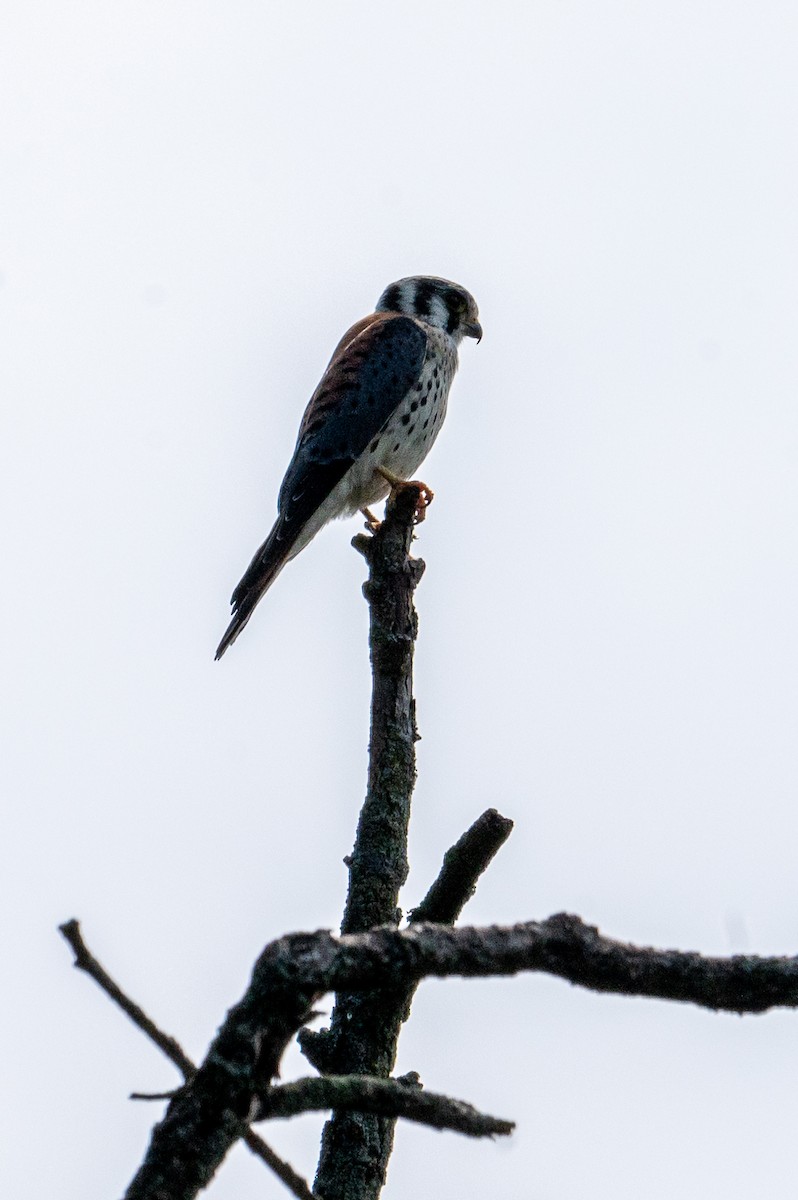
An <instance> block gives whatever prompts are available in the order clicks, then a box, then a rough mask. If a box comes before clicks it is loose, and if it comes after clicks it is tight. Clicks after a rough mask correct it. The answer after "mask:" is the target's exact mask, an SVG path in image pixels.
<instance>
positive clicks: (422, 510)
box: [374, 467, 435, 525]
mask: <svg viewBox="0 0 798 1200" xmlns="http://www.w3.org/2000/svg"><path fill="white" fill-rule="evenodd" d="M374 470H375V471H376V472H377V474H378V475H382V477H383V479H387V481H388V483H390V485H391V489H394V488H399V487H411V488H415V490H416V491H417V492H418V500H417V501H416V525H420V524H421V522H422V521H423V520H424V518H425V517H426V515H427V509H428V508H429V506H430V504H432V501H433V500H434V499H435V493H434V492H433V490H432V488H430V487H427V485H426V483H422V482H421V480H420V479H400V478H399V476H398V475H394V473H393V471H389V470H388V469H387V468H386V467H375V468H374Z"/></svg>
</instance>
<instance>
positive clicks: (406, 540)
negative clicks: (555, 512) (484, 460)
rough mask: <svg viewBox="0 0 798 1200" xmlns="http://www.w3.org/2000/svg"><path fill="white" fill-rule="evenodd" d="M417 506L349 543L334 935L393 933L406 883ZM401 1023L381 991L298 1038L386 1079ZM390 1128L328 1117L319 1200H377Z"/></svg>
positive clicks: (402, 504)
mask: <svg viewBox="0 0 798 1200" xmlns="http://www.w3.org/2000/svg"><path fill="white" fill-rule="evenodd" d="M420 499H421V491H420V488H419V487H418V485H415V484H406V485H403V486H399V487H396V488H394V490H393V491H392V493H391V495H390V497H389V499H388V503H387V504H386V506H385V519H384V520H383V522H382V524H381V525H380V526H379V528H378V529H377V531H376V532H375V533H374V536H373V537H370V538H369V537H364V536H360V537H358V538H356V539H355V542H354V545H355V547H356V549H358V550H360V552H361V553H362V554H363V555H364V557H365V559H366V561H367V563H368V567H369V578H368V582H367V583H366V584H365V585H364V587H363V594H364V595H365V597H366V600H367V601H368V605H369V621H370V624H369V648H370V652H371V672H372V691H371V735H370V744H369V772H368V787H367V790H366V799H365V802H364V804H363V808H362V810H361V813H360V820H359V822H358V828H357V836H356V838H355V847H354V850H353V852H352V855H351V858H350V859H349V860H348V864H349V894H348V895H347V899H346V907H345V909H344V916H343V921H342V922H341V932H342V933H345V934H356V933H360V932H362V931H363V930H366V929H371V928H373V927H374V926H377V925H389V926H394V927H395V926H397V925H398V924H399V919H400V916H401V913H400V910H399V907H398V903H399V890H400V888H401V887H402V884H403V883H404V882H405V879H406V878H407V869H408V868H407V827H408V821H409V819H410V800H411V796H412V794H413V785H414V784H415V779H416V754H415V743H416V740H417V739H418V732H417V730H416V713H415V702H414V700H413V644H414V641H415V638H416V633H417V632H418V619H417V617H416V612H415V609H414V607H413V593H414V591H415V588H416V586H417V584H418V582H419V580H420V579H421V575H422V573H423V571H424V564H423V562H421V561H416V560H414V559H413V558H411V556H410V545H411V542H412V538H413V528H414V524H415V520H416V513H417V511H418V507H419V503H420ZM399 1027H400V1017H399V1014H398V1012H397V1006H396V1005H395V1004H392V1003H391V998H390V997H388V996H385V995H383V994H381V993H378V994H373V993H369V992H359V993H354V994H353V993H347V992H343V993H342V992H338V994H337V995H336V999H335V1008H334V1010H333V1013H332V1018H331V1020H330V1028H329V1030H323V1031H321V1032H319V1033H316V1034H314V1033H312V1032H311V1031H305V1036H304V1038H303V1039H302V1041H301V1045H302V1048H303V1050H305V1052H306V1054H307V1055H308V1057H309V1059H310V1061H311V1062H312V1063H313V1064H314V1065H315V1066H316V1067H317V1068H318V1069H320V1070H323V1071H325V1072H330V1073H334V1074H336V1075H352V1074H358V1075H369V1076H378V1077H380V1078H384V1079H385V1078H387V1077H388V1076H389V1075H390V1073H391V1071H392V1070H393V1065H394V1060H395V1058H396V1042H397V1038H398V1035H399ZM390 1146H391V1133H390V1130H389V1123H387V1122H386V1121H385V1120H383V1119H382V1118H380V1117H377V1116H374V1115H373V1114H371V1113H365V1112H364V1111H362V1110H360V1111H357V1112H351V1111H350V1112H344V1111H341V1110H340V1109H338V1110H336V1111H334V1112H333V1114H332V1116H331V1118H330V1120H329V1121H328V1122H327V1123H326V1125H325V1127H324V1131H323V1133H322V1142H321V1154H320V1157H319V1166H318V1171H317V1173H316V1179H315V1183H314V1188H315V1190H316V1191H317V1192H319V1193H320V1194H321V1195H323V1196H324V1197H325V1200H343V1197H344V1196H357V1197H358V1200H374V1198H375V1197H376V1196H377V1195H378V1193H379V1190H380V1187H381V1185H382V1181H383V1178H384V1175H385V1168H386V1164H387V1161H388V1156H389V1154H390Z"/></svg>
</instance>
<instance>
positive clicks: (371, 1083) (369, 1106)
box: [255, 1075, 515, 1137]
mask: <svg viewBox="0 0 798 1200" xmlns="http://www.w3.org/2000/svg"><path fill="white" fill-rule="evenodd" d="M326 1108H332V1109H335V1110H336V1111H338V1112H340V1111H343V1110H345V1111H352V1112H369V1113H376V1114H378V1115H380V1116H384V1117H404V1118H405V1119H406V1120H408V1121H418V1122H419V1123H420V1124H422V1125H430V1126H432V1128H433V1129H452V1130H455V1131H456V1132H458V1133H465V1134H468V1135H469V1136H471V1137H493V1136H495V1135H496V1134H508V1133H512V1131H513V1129H514V1128H515V1126H514V1124H513V1122H512V1121H502V1120H500V1119H499V1118H498V1117H489V1116H487V1115H485V1114H484V1113H480V1112H478V1111H477V1109H475V1108H473V1107H472V1106H471V1105H470V1104H466V1103H465V1102H464V1101H462V1100H453V1099H451V1097H449V1096H441V1095H438V1094H437V1093H435V1092H426V1091H422V1090H421V1088H420V1087H417V1086H416V1087H408V1086H407V1084H403V1083H401V1082H400V1081H399V1080H396V1079H375V1078H374V1077H373V1076H370V1075H323V1076H321V1077H320V1078H316V1077H314V1078H312V1079H298V1080H296V1082H294V1083H284V1084H279V1085H277V1086H276V1087H273V1088H270V1089H269V1091H268V1092H266V1093H265V1094H263V1095H262V1096H261V1109H260V1111H259V1112H258V1115H257V1117H256V1118H255V1119H256V1120H258V1121H260V1120H265V1119H267V1118H269V1117H292V1116H295V1115H296V1114H297V1113H302V1112H318V1111H319V1110H321V1109H326Z"/></svg>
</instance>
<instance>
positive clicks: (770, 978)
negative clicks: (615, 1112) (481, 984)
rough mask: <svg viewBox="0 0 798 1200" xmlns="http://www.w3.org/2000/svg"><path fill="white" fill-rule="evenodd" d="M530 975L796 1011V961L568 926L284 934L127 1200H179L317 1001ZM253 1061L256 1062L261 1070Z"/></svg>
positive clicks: (198, 1181) (199, 1179)
mask: <svg viewBox="0 0 798 1200" xmlns="http://www.w3.org/2000/svg"><path fill="white" fill-rule="evenodd" d="M521 971H542V972H546V973H548V974H552V975H558V976H560V977H561V978H563V979H567V980H569V981H570V982H571V983H575V984H579V985H580V986H582V987H587V988H591V989H592V990H594V991H603V992H617V993H621V994H624V995H630V996H652V997H659V998H661V999H665V1000H680V1001H685V1002H689V1003H693V1004H697V1005H701V1006H703V1007H705V1008H711V1009H724V1010H727V1011H729V1012H737V1013H744V1012H764V1011H765V1010H766V1009H768V1008H772V1007H775V1006H781V1007H790V1008H795V1007H798V958H756V957H753V956H741V955H738V956H735V957H733V958H703V957H702V956H701V955H700V954H695V953H684V952H682V951H678V950H654V949H640V948H639V947H636V946H630V945H627V944H625V943H623V942H617V941H613V940H612V939H610V938H605V937H602V936H601V935H600V934H599V932H598V930H597V929H595V928H593V927H591V926H589V925H585V924H584V923H583V922H582V921H581V920H580V919H579V918H578V917H572V916H568V915H567V914H559V915H557V916H554V917H550V918H549V919H548V920H547V921H541V922H536V921H530V922H528V923H526V924H522V925H513V926H505V927H501V926H491V927H488V928H485V929H477V928H468V927H464V928H462V929H452V928H450V927H449V926H446V925H414V926H412V927H411V928H409V929H405V930H396V929H373V930H369V931H367V932H366V933H360V934H350V935H349V936H346V937H340V938H336V937H334V936H333V935H332V934H331V933H329V932H327V931H324V930H322V931H320V932H318V933H315V934H307V933H304V934H291V935H290V936H287V937H283V938H280V939H279V940H278V941H276V942H273V943H272V944H271V945H269V946H267V947H266V949H265V950H264V951H263V953H262V954H261V956H260V958H259V959H258V962H257V964H256V966H255V970H254V973H253V977H252V981H251V983H250V986H249V988H248V989H247V991H246V993H245V995H244V997H243V999H242V1000H241V1001H240V1002H239V1004H237V1005H236V1006H235V1007H234V1008H233V1009H231V1010H230V1012H229V1013H228V1015H227V1019H226V1020H225V1022H224V1024H223V1025H222V1027H221V1029H220V1031H219V1033H218V1035H217V1037H216V1039H215V1041H214V1042H213V1044H212V1046H211V1049H210V1052H209V1054H208V1057H207V1058H206V1060H205V1063H204V1064H203V1065H202V1067H201V1068H200V1069H199V1070H198V1071H197V1074H196V1076H195V1078H194V1079H193V1080H191V1081H190V1082H189V1083H188V1084H187V1085H186V1086H185V1087H184V1088H181V1090H180V1092H179V1093H178V1094H177V1095H176V1096H175V1098H174V1099H173V1100H172V1102H171V1103H170V1105H169V1109H168V1111H167V1115H166V1118H165V1119H164V1121H163V1122H162V1123H161V1124H160V1125H159V1126H157V1127H156V1129H155V1130H154V1132H153V1138H152V1142H151V1145H150V1148H149V1151H148V1153H147V1158H146V1159H145V1162H144V1165H143V1166H142V1168H141V1171H140V1172H139V1175H138V1176H137V1177H136V1179H135V1180H134V1183H133V1184H132V1185H131V1188H130V1189H129V1191H128V1193H127V1200H145V1198H146V1200H189V1198H191V1197H193V1196H195V1195H196V1194H197V1192H198V1191H199V1189H200V1188H201V1187H203V1186H205V1184H206V1183H207V1182H208V1181H209V1180H210V1178H211V1177H212V1175H213V1173H214V1171H215V1170H216V1167H217V1166H218V1165H219V1163H220V1162H221V1161H222V1158H223V1157H224V1155H225V1154H226V1153H227V1151H228V1150H229V1148H230V1147H231V1146H232V1145H233V1143H234V1142H235V1141H236V1140H237V1138H239V1137H241V1136H242V1134H243V1132H244V1131H245V1129H246V1117H247V1116H248V1115H249V1112H250V1109H251V1106H252V1104H253V1101H254V1100H255V1098H256V1097H257V1096H258V1095H259V1093H260V1092H261V1091H262V1089H263V1087H264V1086H265V1085H266V1084H267V1083H268V1081H269V1080H270V1079H271V1078H274V1075H275V1073H276V1063H277V1061H279V1059H278V1058H277V1054H276V1051H277V1048H278V1046H284V1045H285V1044H286V1042H287V1041H288V1038H289V1037H290V1036H291V1032H292V1031H295V1030H296V1029H298V1028H299V1026H300V1025H301V1024H302V1022H303V1020H304V1017H305V1014H306V1012H307V1009H308V1008H309V1006H310V1002H311V1001H312V999H313V998H315V997H318V996H319V995H321V994H323V993H324V992H325V991H333V990H335V991H347V992H351V991H354V990H356V989H360V988H363V989H373V988H385V987H403V986H405V985H406V984H408V983H410V982H413V981H417V980H419V979H422V978H424V977H426V976H436V977H439V978H444V977H449V976H453V975H458V976H465V977H472V978H475V977H484V976H500V975H515V974H518V973H519V972H521ZM264 1054H265V1055H266V1061H265V1063H264V1057H263V1056H264Z"/></svg>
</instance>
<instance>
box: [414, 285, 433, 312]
mask: <svg viewBox="0 0 798 1200" xmlns="http://www.w3.org/2000/svg"><path fill="white" fill-rule="evenodd" d="M434 295H435V285H434V284H433V283H430V281H429V280H428V279H422V280H421V281H420V283H419V284H418V285H417V287H416V295H415V299H414V301H413V311H414V312H415V314H416V316H418V317H428V316H429V314H430V304H431V301H432V297H433V296H434Z"/></svg>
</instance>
